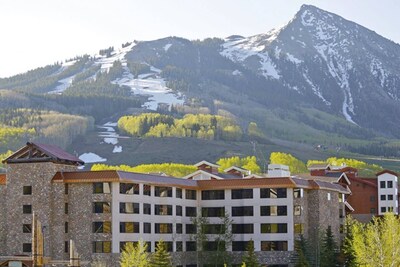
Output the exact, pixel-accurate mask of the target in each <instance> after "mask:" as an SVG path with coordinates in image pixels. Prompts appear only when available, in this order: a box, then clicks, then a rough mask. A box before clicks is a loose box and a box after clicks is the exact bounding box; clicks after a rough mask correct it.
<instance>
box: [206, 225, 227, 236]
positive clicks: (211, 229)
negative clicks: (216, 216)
mask: <svg viewBox="0 0 400 267" xmlns="http://www.w3.org/2000/svg"><path fill="white" fill-rule="evenodd" d="M202 229H203V232H204V233H205V234H210V235H212V234H221V233H225V225H223V224H204V225H202Z"/></svg>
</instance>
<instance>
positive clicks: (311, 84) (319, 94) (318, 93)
mask: <svg viewBox="0 0 400 267" xmlns="http://www.w3.org/2000/svg"><path fill="white" fill-rule="evenodd" d="M303 77H304V79H305V80H306V82H307V83H308V84H309V85H310V87H311V90H312V91H313V92H314V94H315V95H316V96H318V97H319V98H320V99H321V100H322V101H323V102H324V103H325V104H326V105H327V106H330V105H331V102H329V101H328V100H326V99H325V98H324V97H323V95H322V93H321V91H320V89H319V88H318V87H317V86H316V85H314V83H313V82H312V81H311V79H310V77H308V76H307V74H305V73H303Z"/></svg>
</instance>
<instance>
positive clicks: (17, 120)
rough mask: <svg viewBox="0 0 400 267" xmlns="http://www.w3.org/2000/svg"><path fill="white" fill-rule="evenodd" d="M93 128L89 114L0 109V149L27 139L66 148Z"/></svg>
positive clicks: (8, 147)
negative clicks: (87, 115) (78, 114)
mask: <svg viewBox="0 0 400 267" xmlns="http://www.w3.org/2000/svg"><path fill="white" fill-rule="evenodd" d="M92 128H93V119H92V118H90V117H82V116H77V115H70V114H62V113H58V112H55V111H46V110H40V109H22V108H21V109H0V153H3V152H5V151H7V150H16V149H18V148H20V147H21V146H23V145H24V143H25V142H27V141H37V142H43V143H48V144H55V145H57V146H60V147H62V148H66V147H67V146H68V145H70V144H71V143H72V141H73V140H74V138H75V137H76V136H78V135H83V134H85V133H86V132H87V131H88V130H90V129H92Z"/></svg>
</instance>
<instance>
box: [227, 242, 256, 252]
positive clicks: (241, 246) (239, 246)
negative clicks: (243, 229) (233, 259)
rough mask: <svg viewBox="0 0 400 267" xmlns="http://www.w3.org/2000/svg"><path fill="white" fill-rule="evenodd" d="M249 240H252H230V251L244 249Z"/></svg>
mask: <svg viewBox="0 0 400 267" xmlns="http://www.w3.org/2000/svg"><path fill="white" fill-rule="evenodd" d="M249 242H253V241H232V251H246V248H247V244H248V243H249Z"/></svg>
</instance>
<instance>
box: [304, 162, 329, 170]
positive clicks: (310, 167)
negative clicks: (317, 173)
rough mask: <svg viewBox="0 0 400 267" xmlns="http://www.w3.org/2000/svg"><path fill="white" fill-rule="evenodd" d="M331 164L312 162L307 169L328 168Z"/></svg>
mask: <svg viewBox="0 0 400 267" xmlns="http://www.w3.org/2000/svg"><path fill="white" fill-rule="evenodd" d="M329 166H330V165H329V164H328V163H316V164H310V165H309V166H308V167H307V169H308V170H310V171H311V170H326V169H327V168H328V167H329Z"/></svg>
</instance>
